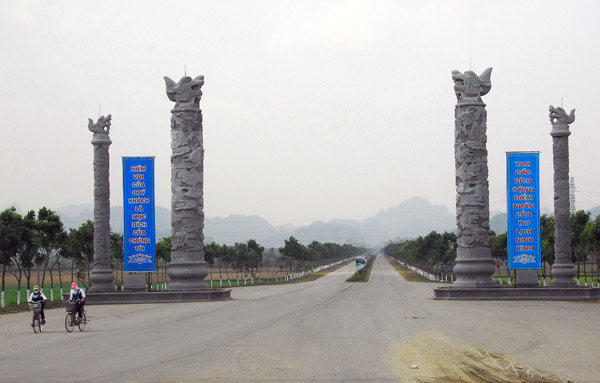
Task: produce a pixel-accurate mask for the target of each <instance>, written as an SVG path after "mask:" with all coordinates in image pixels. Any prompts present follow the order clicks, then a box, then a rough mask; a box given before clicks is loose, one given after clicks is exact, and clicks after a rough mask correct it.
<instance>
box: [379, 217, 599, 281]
mask: <svg viewBox="0 0 600 383" xmlns="http://www.w3.org/2000/svg"><path fill="white" fill-rule="evenodd" d="M507 237H508V235H507V233H503V234H499V235H497V234H496V233H494V232H493V231H491V232H490V247H491V252H492V257H493V258H494V262H495V263H496V267H497V269H498V273H500V270H501V269H502V267H501V266H502V265H506V264H507V262H508V243H507V240H508V238H507ZM540 241H541V242H540V245H541V256H542V263H543V267H542V275H543V277H544V278H545V277H546V268H547V266H548V265H552V264H554V217H553V216H552V215H542V216H541V218H540ZM571 251H572V257H573V262H574V263H575V264H576V268H577V278H579V277H580V276H581V274H583V276H584V278H586V279H587V270H588V268H587V267H586V266H587V264H588V263H589V262H593V263H594V264H595V265H596V270H599V269H600V216H598V217H596V219H594V220H592V219H591V214H590V212H585V211H583V210H579V211H577V212H576V213H575V214H571ZM384 252H385V254H386V255H388V256H392V257H395V258H398V259H401V260H403V261H405V262H408V263H410V264H412V265H414V266H416V267H419V268H420V269H422V270H425V271H427V272H429V273H439V271H440V265H441V264H444V263H453V262H454V260H455V259H456V234H455V233H447V232H445V233H443V234H439V233H437V232H435V231H432V232H431V233H429V234H428V235H426V236H425V237H418V238H417V239H413V240H406V241H402V242H399V243H390V244H388V245H387V246H386V247H385V248H384ZM550 276H551V275H550Z"/></svg>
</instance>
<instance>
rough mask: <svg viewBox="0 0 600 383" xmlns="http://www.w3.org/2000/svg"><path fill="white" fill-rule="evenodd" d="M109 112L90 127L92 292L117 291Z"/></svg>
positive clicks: (90, 123)
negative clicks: (112, 247)
mask: <svg viewBox="0 0 600 383" xmlns="http://www.w3.org/2000/svg"><path fill="white" fill-rule="evenodd" d="M110 120H111V116H110V114H109V115H108V116H107V117H106V118H105V117H104V116H101V117H100V118H98V122H96V123H95V124H94V122H93V121H92V120H89V123H88V129H89V130H90V131H91V132H93V133H94V136H93V138H92V145H94V270H93V271H92V274H91V275H90V280H91V282H92V287H91V288H90V292H105V291H114V287H113V284H112V282H113V280H114V279H115V276H114V274H113V271H112V269H111V267H110V184H109V155H108V147H109V146H110V144H112V141H111V140H110V138H109V136H108V134H109V132H110Z"/></svg>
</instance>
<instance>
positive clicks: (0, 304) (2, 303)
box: [0, 291, 5, 308]
mask: <svg viewBox="0 0 600 383" xmlns="http://www.w3.org/2000/svg"><path fill="white" fill-rule="evenodd" d="M0 295H2V296H1V297H0V306H1V307H2V308H4V307H5V305H4V291H3V292H2V294H0Z"/></svg>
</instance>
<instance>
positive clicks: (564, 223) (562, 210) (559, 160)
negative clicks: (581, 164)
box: [550, 105, 577, 287]
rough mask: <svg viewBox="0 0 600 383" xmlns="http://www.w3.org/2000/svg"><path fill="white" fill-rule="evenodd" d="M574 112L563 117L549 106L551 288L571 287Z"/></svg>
mask: <svg viewBox="0 0 600 383" xmlns="http://www.w3.org/2000/svg"><path fill="white" fill-rule="evenodd" d="M573 121H575V109H573V110H572V111H571V114H570V115H567V113H566V112H565V110H564V109H563V108H560V107H558V108H555V107H553V106H552V105H550V123H551V124H552V131H551V132H550V135H551V136H552V152H553V153H552V155H553V162H554V265H552V277H553V280H552V287H575V286H577V283H576V282H575V281H574V280H573V277H574V276H575V268H574V267H573V259H572V258H571V211H570V199H569V135H570V134H571V132H570V131H569V124H570V123H572V122H573Z"/></svg>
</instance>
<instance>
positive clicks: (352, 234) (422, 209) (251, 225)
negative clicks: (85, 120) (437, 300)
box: [12, 197, 600, 249]
mask: <svg viewBox="0 0 600 383" xmlns="http://www.w3.org/2000/svg"><path fill="white" fill-rule="evenodd" d="M12 206H15V208H17V211H18V212H19V213H20V214H23V213H24V212H23V211H22V210H21V209H20V207H19V206H18V204H13V205H12ZM52 210H54V211H56V212H57V214H59V215H60V217H61V219H62V222H63V224H64V226H65V228H67V229H69V228H77V227H79V226H80V225H81V224H82V223H84V222H85V221H87V220H88V219H89V220H93V219H94V207H93V205H92V204H82V205H69V206H65V207H61V208H57V209H52ZM155 212H156V238H157V239H161V238H163V237H168V236H169V235H171V212H170V210H169V209H167V208H164V207H161V206H156V208H155ZM590 212H591V213H592V218H595V217H596V216H597V215H598V214H599V213H600V206H597V207H594V208H593V209H591V210H590ZM551 213H552V212H551V211H544V212H542V214H551ZM490 216H491V219H490V228H491V229H492V230H494V231H495V232H496V233H497V234H501V233H505V232H506V226H507V224H506V213H491V214H490ZM110 225H111V230H112V231H114V232H117V233H123V207H122V206H113V207H111V209H110ZM432 230H435V231H437V232H444V231H448V232H453V231H456V217H455V215H454V214H453V213H450V212H449V211H448V208H447V207H446V206H444V205H432V204H431V203H429V201H427V200H426V199H424V198H420V197H414V198H411V199H408V200H406V201H404V202H402V203H401V204H399V205H398V206H392V207H390V208H389V209H387V210H385V211H384V210H382V211H380V212H379V213H377V214H376V215H375V216H374V217H372V218H368V219H365V220H363V221H357V220H348V219H334V220H332V221H329V222H320V221H318V222H313V223H312V224H310V225H308V226H302V227H295V226H293V225H282V226H273V225H272V224H270V223H269V222H267V221H266V220H265V219H263V218H261V217H259V216H256V215H237V214H232V215H230V216H228V217H225V218H221V217H215V218H206V219H205V221H204V242H205V243H210V242H213V241H214V242H217V243H222V244H228V245H232V244H234V243H236V242H246V241H248V240H249V239H254V240H256V241H257V242H258V243H260V244H261V245H262V246H264V247H265V248H267V249H269V248H279V247H282V246H283V244H284V241H285V240H286V239H288V238H289V237H290V236H292V235H293V236H294V237H295V238H296V239H298V240H299V241H300V242H301V243H303V244H305V245H307V244H309V243H310V242H312V241H319V242H321V243H325V242H334V243H339V244H344V243H351V244H356V245H363V246H366V247H377V246H379V245H381V244H382V243H384V242H386V241H390V240H400V239H408V238H415V237H417V236H419V235H427V234H429V233H430V232H431V231H432Z"/></svg>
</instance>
